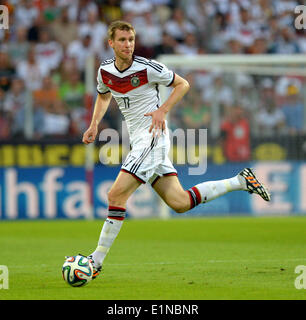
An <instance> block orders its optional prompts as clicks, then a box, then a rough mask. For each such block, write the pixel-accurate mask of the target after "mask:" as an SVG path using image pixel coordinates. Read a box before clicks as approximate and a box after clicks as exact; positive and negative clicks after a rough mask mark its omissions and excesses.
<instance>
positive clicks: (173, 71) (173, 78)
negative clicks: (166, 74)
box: [167, 71, 175, 87]
mask: <svg viewBox="0 0 306 320" xmlns="http://www.w3.org/2000/svg"><path fill="white" fill-rule="evenodd" d="M172 72H173V78H172V80H171V82H170V83H169V84H168V85H167V87H170V86H171V85H172V83H173V82H174V79H175V72H174V71H172Z"/></svg>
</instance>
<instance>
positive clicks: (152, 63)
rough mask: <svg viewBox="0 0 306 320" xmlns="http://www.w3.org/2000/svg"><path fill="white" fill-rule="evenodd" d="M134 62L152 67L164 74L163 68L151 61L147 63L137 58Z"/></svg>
mask: <svg viewBox="0 0 306 320" xmlns="http://www.w3.org/2000/svg"><path fill="white" fill-rule="evenodd" d="M134 61H136V62H138V63H141V64H144V65H147V66H150V67H151V68H153V69H155V70H156V71H158V72H162V70H163V66H161V65H159V64H157V63H154V62H151V61H149V60H147V61H145V60H142V59H139V58H137V57H135V58H134Z"/></svg>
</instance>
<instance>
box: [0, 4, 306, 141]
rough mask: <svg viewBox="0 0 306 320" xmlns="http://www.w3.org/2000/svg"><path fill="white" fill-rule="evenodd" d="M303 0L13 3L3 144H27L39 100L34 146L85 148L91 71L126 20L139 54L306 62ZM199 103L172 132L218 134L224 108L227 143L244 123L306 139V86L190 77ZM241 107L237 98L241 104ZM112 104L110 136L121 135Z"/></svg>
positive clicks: (0, 105) (3, 72)
mask: <svg viewBox="0 0 306 320" xmlns="http://www.w3.org/2000/svg"><path fill="white" fill-rule="evenodd" d="M303 2H304V1H303V0H300V1H298V0H270V1H268V0H177V1H175V0H122V1H120V0H96V1H90V0H33V1H30V0H11V1H4V4H5V5H7V6H8V8H9V12H10V17H9V29H8V30H3V29H2V30H0V41H1V42H0V43H1V47H0V140H5V139H12V138H24V132H25V124H26V122H27V112H26V109H25V106H26V103H25V102H26V101H28V100H27V99H29V97H28V96H27V93H28V92H31V97H30V99H31V101H32V106H33V115H34V116H33V119H32V121H33V128H34V134H33V137H32V139H42V138H45V139H48V138H51V139H54V138H56V139H58V138H65V139H67V138H68V139H79V137H80V136H81V135H82V133H83V131H84V129H85V128H86V110H85V108H84V105H85V103H84V97H85V84H84V70H85V61H86V58H87V57H88V56H89V55H92V54H94V55H95V57H96V67H97V68H98V66H99V64H100V62H101V60H105V59H108V58H111V57H113V52H112V50H111V49H110V48H109V47H108V43H107V26H108V24H109V23H110V22H111V21H113V20H118V19H122V20H127V21H129V22H131V23H132V24H133V25H134V26H135V28H136V31H137V39H136V49H135V54H136V55H141V56H145V57H147V58H156V57H158V56H159V55H160V54H184V55H197V54H211V53H216V54H223V53H228V54H241V53H245V54H276V53H282V54H294V53H303V54H306V32H305V30H303V29H302V30H296V29H295V28H294V19H295V15H294V8H295V6H297V5H299V4H303ZM185 76H186V77H187V78H188V80H189V81H190V83H191V84H192V86H191V88H192V89H191V91H190V93H189V94H188V95H187V96H186V98H185V99H184V100H183V101H182V102H181V106H180V107H177V108H175V111H174V112H173V113H172V114H171V118H172V119H171V121H170V123H171V125H172V129H175V128H181V127H182V128H200V127H201V128H203V127H206V128H210V126H211V123H212V121H211V120H212V119H211V117H212V106H213V101H215V100H216V99H217V100H218V101H217V102H218V103H219V104H220V105H221V116H222V119H221V120H222V121H220V124H219V126H220V127H219V128H218V129H219V130H217V131H218V132H219V133H218V134H219V135H220V136H221V137H222V134H223V133H225V132H227V131H228V130H231V128H232V127H233V123H237V121H238V122H239V123H240V124H241V125H242V127H243V128H244V129H245V130H246V131H245V132H247V134H254V135H268V136H269V135H274V134H278V133H279V132H286V133H290V134H292V135H294V134H296V133H302V132H304V129H305V123H304V122H305V121H304V104H303V100H302V98H303V97H302V92H303V86H304V85H305V78H300V79H299V78H286V77H278V78H276V79H275V78H273V77H254V76H247V75H243V74H242V75H238V76H235V77H236V79H235V83H236V84H238V86H237V88H233V87H232V86H231V85H230V84H231V83H232V79H231V78H230V77H226V76H224V75H223V74H222V73H221V72H219V71H216V72H212V73H211V72H210V73H208V72H202V71H199V72H190V73H188V74H185ZM237 97H238V98H237ZM120 121H121V116H120V115H119V111H118V109H117V108H116V107H115V104H114V103H112V104H111V106H110V109H109V112H108V113H107V114H106V117H105V120H104V121H103V123H102V127H104V128H105V127H112V128H118V129H120Z"/></svg>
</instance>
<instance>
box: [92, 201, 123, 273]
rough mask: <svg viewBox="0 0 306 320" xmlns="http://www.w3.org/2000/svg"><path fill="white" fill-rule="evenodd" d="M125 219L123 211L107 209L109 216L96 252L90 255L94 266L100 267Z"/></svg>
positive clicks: (114, 208) (113, 208)
mask: <svg viewBox="0 0 306 320" xmlns="http://www.w3.org/2000/svg"><path fill="white" fill-rule="evenodd" d="M124 218H125V209H123V208H118V207H109V214H108V217H107V219H106V220H105V222H104V224H103V227H102V230H101V233H100V237H99V241H98V246H97V248H96V250H95V251H94V252H93V253H92V254H91V255H92V258H93V260H94V263H95V266H96V267H100V266H101V265H102V263H103V261H104V259H105V257H106V255H107V253H108V251H109V249H110V247H111V246H112V244H113V242H114V241H115V239H116V237H117V235H118V233H119V231H120V229H121V227H122V224H123V221H124Z"/></svg>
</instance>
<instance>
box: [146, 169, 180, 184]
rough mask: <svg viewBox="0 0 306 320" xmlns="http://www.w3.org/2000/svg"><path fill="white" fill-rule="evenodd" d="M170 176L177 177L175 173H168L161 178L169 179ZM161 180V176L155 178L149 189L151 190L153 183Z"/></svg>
mask: <svg viewBox="0 0 306 320" xmlns="http://www.w3.org/2000/svg"><path fill="white" fill-rule="evenodd" d="M170 176H177V173H176V172H169V173H165V174H163V177H170ZM160 178H161V176H157V177H156V178H155V179H154V180H153V182H152V183H151V187H152V188H153V187H154V185H155V183H156V182H157V181H158V180H159V179H160Z"/></svg>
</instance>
